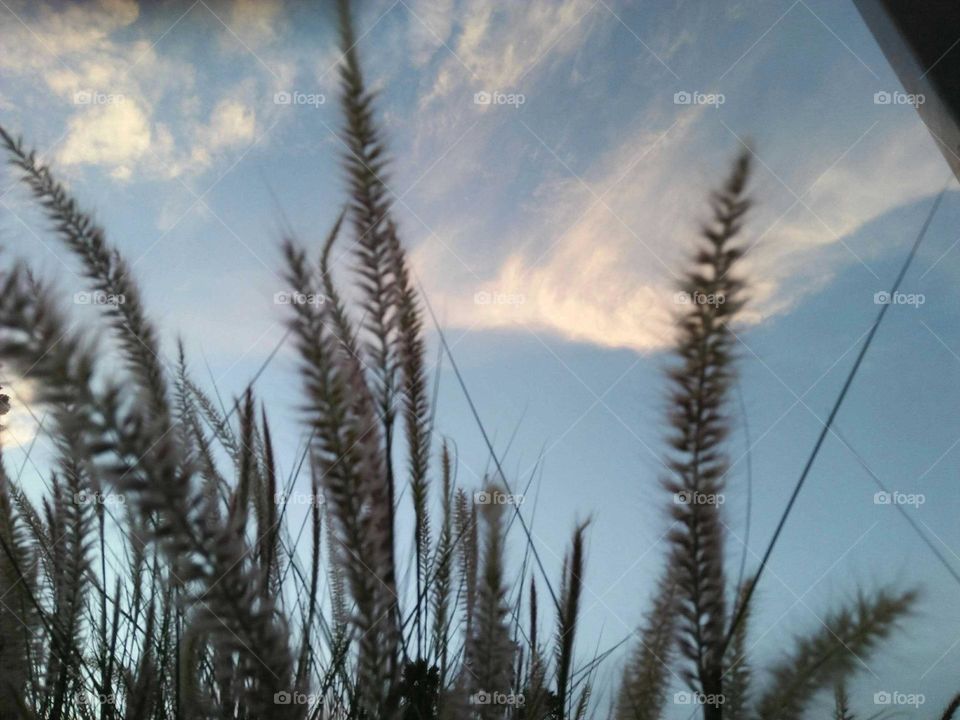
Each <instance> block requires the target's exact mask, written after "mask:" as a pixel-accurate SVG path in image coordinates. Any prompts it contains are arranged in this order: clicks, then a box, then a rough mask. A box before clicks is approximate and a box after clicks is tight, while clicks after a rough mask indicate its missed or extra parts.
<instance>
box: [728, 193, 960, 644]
mask: <svg viewBox="0 0 960 720" xmlns="http://www.w3.org/2000/svg"><path fill="white" fill-rule="evenodd" d="M952 180H953V176H952V175H951V177H950V180H948V181H947V183H945V184H944V187H943V189H942V190H941V191H940V194H939V195H937V197H936V199H935V200H934V202H933V205H932V206H931V207H930V212H929V213H928V214H927V218H926V220H924V223H923V226H922V227H921V228H920V232H919V233H918V234H917V238H916V240H914V242H913V246H912V247H911V248H910V252H909V253H908V254H907V257H906V259H905V260H904V261H903V265H902V266H901V268H900V272H899V273H898V274H897V277H896V280H894V282H893V285H892V287H891V289H890V297H891V299H892V297H893V296H894V295H895V294H896V293H897V291H898V290H899V289H900V284H901V283H902V282H903V278H904V276H905V275H906V274H907V271H908V270H909V269H910V265H911V264H912V262H913V258H914V257H915V256H916V254H917V250H919V248H920V244H921V243H922V242H923V239H924V238H925V237H926V235H927V230H929V228H930V224H931V223H932V222H933V217H934V215H936V213H937V210H938V209H939V207H940V203H941V202H942V201H943V198H944V196H946V194H947V188H948V187H949V184H950V182H951V181H952ZM891 304H892V303H887V304H885V305H882V306H881V307H880V312H878V313H877V319H876V320H875V321H874V323H873V327H871V328H870V332H869V334H868V335H867V338H866V340H865V341H864V343H863V347H862V348H860V353H859V354H858V355H857V359H856V360H855V361H854V363H853V367H851V368H850V372H849V374H848V375H847V379H846V380H845V381H844V383H843V387H842V388H841V389H840V394H839V395H838V396H837V399H836V401H835V402H834V404H833V408H832V409H831V410H830V414H829V415H828V416H827V420H826V422H825V423H824V424H823V429H822V430H821V431H820V435H819V437H818V438H817V441H816V443H815V444H814V446H813V450H811V452H810V456H809V457H808V458H807V462H806V464H805V465H804V467H803V471H802V472H801V473H800V478H799V479H798V480H797V484H796V485H795V486H794V488H793V492H792V493H791V494H790V499H789V500H788V501H787V506H786V507H785V508H784V510H783V514H782V515H781V516H780V520H779V522H778V523H777V527H776V529H775V530H774V532H773V537H771V538H770V543H769V544H768V545H767V549H766V550H765V551H764V553H763V557H762V558H761V560H760V567H759V568H758V569H757V572H756V574H755V575H754V577H753V580H752V581H751V582H750V586H749V587H748V588H747V592H746V593H745V594H744V597H743V600H742V601H741V602H740V603H739V607H738V609H737V612H736V613H735V614H734V616H733V622H732V623H731V624H730V629H729V630H728V631H727V636H726V638H725V639H724V641H723V644H722V645H721V647H720V654H721V655H722V654H723V652H724V651H725V650H726V648H727V646H728V645H729V644H730V641H731V640H732V639H733V635H734V633H735V632H736V630H737V626H738V625H739V624H740V623H741V622H743V618H744V615H745V613H746V609H747V606H748V605H749V603H750V598H751V597H752V596H753V592H754V590H756V588H757V584H758V583H759V582H760V577H761V576H762V575H763V571H764V569H765V568H766V567H767V562H768V561H769V560H770V555H771V554H772V553H773V549H774V547H776V544H777V540H779V539H780V533H782V532H783V528H784V525H786V522H787V518H788V517H789V516H790V511H791V510H793V505H794V503H795V502H796V501H797V497H798V496H799V495H800V490H802V489H803V484H804V483H805V482H806V480H807V476H808V475H809V474H810V469H811V468H812V467H813V463H814V461H815V460H816V459H817V455H818V454H819V453H820V448H821V447H822V446H823V441H824V440H825V439H826V437H827V433H829V432H830V430H831V426H832V425H833V421H834V420H835V419H836V417H837V413H838V412H839V411H840V408H841V406H842V405H843V401H844V399H845V398H846V396H847V392H848V391H849V390H850V387H851V386H852V385H853V381H854V379H855V378H856V376H857V371H859V369H860V365H861V364H862V363H863V359H864V357H866V355H867V351H868V350H869V349H870V345H871V344H872V343H873V339H874V337H876V334H877V330H878V329H879V328H880V324H881V323H882V322H883V318H884V316H886V314H887V310H889V309H890V306H891Z"/></svg>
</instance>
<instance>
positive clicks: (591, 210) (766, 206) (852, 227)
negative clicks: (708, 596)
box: [414, 112, 947, 351]
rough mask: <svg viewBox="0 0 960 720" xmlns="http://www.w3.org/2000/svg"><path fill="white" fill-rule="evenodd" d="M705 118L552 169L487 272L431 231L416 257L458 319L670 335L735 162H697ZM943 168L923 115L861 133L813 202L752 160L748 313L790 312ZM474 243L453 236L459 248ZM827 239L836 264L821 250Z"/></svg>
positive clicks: (611, 341)
mask: <svg viewBox="0 0 960 720" xmlns="http://www.w3.org/2000/svg"><path fill="white" fill-rule="evenodd" d="M698 119H701V120H702V119H703V118H702V116H700V115H699V114H698V113H696V112H693V113H690V114H688V115H686V116H685V117H684V119H682V120H681V122H680V123H678V125H677V126H675V127H674V128H673V129H672V130H670V132H669V135H668V136H667V139H665V140H663V141H661V142H658V141H657V137H658V135H657V134H656V133H649V132H648V133H643V132H642V131H638V132H637V133H636V135H637V137H638V138H639V139H638V140H630V141H627V142H625V143H623V144H622V145H621V146H619V147H616V148H615V149H614V150H613V151H612V152H610V153H608V154H607V155H606V156H605V157H603V158H600V159H599V160H598V161H597V162H595V163H594V164H593V165H592V167H591V168H590V170H589V172H588V173H586V174H585V175H584V179H583V181H581V180H576V179H574V180H561V181H556V180H553V181H551V180H547V181H545V182H544V183H543V185H542V186H541V190H540V192H538V193H537V194H538V196H539V197H540V198H541V200H540V204H539V205H537V206H535V207H531V208H530V211H531V212H530V215H531V216H532V217H533V218H534V219H533V221H532V222H531V223H530V224H529V225H528V226H522V227H518V228H517V229H516V230H515V231H513V232H512V233H511V235H510V236H509V237H508V238H506V242H505V243H504V246H505V247H508V248H513V249H512V250H511V251H510V252H509V253H508V254H507V255H506V257H504V258H503V259H502V260H501V261H500V262H499V266H498V268H497V269H496V270H495V271H494V272H493V273H492V275H487V276H484V277H480V278H478V277H476V276H475V275H473V274H472V273H471V272H469V271H463V268H462V265H460V263H459V262H458V261H457V260H456V259H455V258H454V257H453V256H451V255H450V254H449V252H448V250H447V249H446V248H445V247H444V245H443V244H442V243H439V242H437V241H436V240H433V241H431V240H428V241H425V242H423V243H421V245H420V246H419V247H418V249H417V252H416V253H415V254H414V262H415V265H416V267H417V271H418V274H420V276H421V277H422V278H423V279H424V282H425V285H426V289H427V292H428V294H429V295H430V297H431V298H432V299H433V300H432V301H433V302H435V303H436V304H439V305H440V307H442V308H443V309H444V311H445V313H446V317H447V319H448V322H449V323H450V324H451V325H453V326H455V327H462V328H477V329H483V328H522V327H528V328H531V329H541V330H547V331H549V332H552V333H555V334H558V335H560V336H562V337H565V338H567V339H571V340H577V341H583V342H589V343H594V344H597V345H601V346H608V347H627V348H633V349H636V350H641V351H645V350H652V349H658V348H662V347H664V346H665V345H666V344H668V343H669V342H670V340H671V337H672V327H673V324H672V318H673V317H674V313H675V312H676V310H677V309H678V307H677V305H676V304H675V302H674V279H675V278H674V275H673V273H675V272H677V271H678V269H679V268H681V267H682V263H683V261H684V256H685V254H686V253H687V252H688V251H689V250H690V248H691V247H692V246H693V243H694V240H695V238H696V235H697V232H698V225H697V223H698V221H700V220H702V219H704V218H705V217H706V216H707V206H706V196H707V192H708V190H709V188H710V187H711V186H713V185H716V184H718V183H719V182H720V181H721V180H722V173H723V172H725V171H726V168H724V167H723V166H722V165H717V166H716V170H717V172H718V175H717V176H716V177H706V176H704V175H703V171H702V170H700V171H697V170H694V169H693V168H697V167H698V166H700V167H703V165H704V163H703V162H702V155H703V152H702V150H703V147H702V137H701V136H700V133H701V132H702V130H703V128H702V126H701V125H699V124H698V122H697V120H698ZM708 121H710V122H712V120H708ZM645 122H647V123H649V122H650V119H649V118H647V119H646V120H645ZM698 140H699V142H698ZM892 148H895V149H892ZM888 149H889V150H888ZM831 152H832V151H831ZM826 155H827V153H826V152H825V153H820V154H817V155H814V156H812V157H810V158H807V159H806V160H807V162H809V164H810V166H811V172H813V175H812V177H811V180H810V182H813V179H815V178H816V176H817V174H819V173H823V172H824V170H825V169H826V168H825V167H824V166H825V165H827V164H828V163H829V162H830V160H829V159H827V158H826V157H825V156H826ZM946 175H947V170H946V167H945V166H944V164H943V162H942V160H941V159H940V157H939V154H938V153H937V151H936V149H935V148H934V147H933V145H932V143H931V141H930V139H929V138H928V137H927V135H926V131H925V130H924V128H923V126H922V125H920V123H919V122H913V123H898V124H896V125H887V126H885V128H882V129H880V130H878V131H876V133H875V135H874V136H873V137H871V138H869V139H865V140H864V141H863V142H862V143H861V144H860V145H859V146H858V149H856V150H854V151H852V152H850V153H849V155H848V156H846V157H845V158H844V159H843V160H842V161H841V162H839V163H837V164H836V165H835V166H834V167H832V168H831V169H829V170H828V171H827V172H826V173H825V174H823V175H822V177H820V178H819V180H818V181H817V182H816V184H815V185H814V186H813V188H812V189H811V190H810V192H809V194H808V195H807V196H806V197H804V203H805V204H806V205H807V206H808V207H809V210H808V209H806V208H804V207H803V206H801V205H797V206H796V207H794V208H793V209H792V210H789V211H787V210H788V208H789V206H790V205H791V204H792V203H793V201H794V198H793V196H792V195H790V194H789V193H788V192H787V191H785V190H784V189H783V188H782V186H780V185H779V183H778V181H777V180H775V179H774V178H773V177H772V176H771V175H770V174H769V173H768V171H767V170H766V169H764V168H763V167H762V166H761V165H760V164H759V163H755V165H754V176H753V183H752V187H753V193H752V194H753V196H754V197H755V198H756V199H758V200H759V201H760V202H759V204H758V209H757V211H756V212H755V213H754V214H753V215H752V219H751V221H750V222H749V224H748V226H747V228H746V232H745V233H744V236H743V239H744V242H746V243H747V244H748V245H749V244H752V243H754V242H756V241H757V240H758V239H760V240H762V241H761V242H760V243H759V244H758V245H757V246H756V247H755V248H754V249H753V250H752V251H751V252H750V253H749V255H748V256H747V258H746V259H745V261H744V272H745V273H746V274H748V275H749V276H750V277H753V278H757V280H756V281H755V282H753V283H752V288H751V299H752V302H751V306H750V312H749V313H748V314H747V316H746V319H747V320H748V321H749V322H760V321H761V320H763V319H764V318H768V317H770V316H772V315H775V314H778V313H781V312H784V311H785V310H787V309H789V308H790V307H792V305H793V304H794V303H795V302H796V301H797V300H798V299H800V298H801V297H802V296H803V295H804V294H805V293H807V292H811V291H813V290H815V289H816V288H817V287H819V286H821V285H822V284H823V283H824V282H827V281H828V280H829V279H830V277H832V274H833V273H834V272H836V271H837V270H838V269H839V268H840V267H845V266H847V265H849V264H852V263H857V262H858V259H857V258H856V257H855V256H854V255H853V254H852V253H847V252H846V251H845V249H843V246H842V245H841V244H840V243H841V241H843V240H844V239H846V238H847V237H848V236H849V235H851V234H853V233H855V232H856V231H857V230H858V229H859V228H861V227H862V226H864V225H865V224H866V223H868V222H870V221H871V220H873V219H875V218H877V217H879V216H881V215H883V214H884V213H885V212H888V211H890V210H893V209H895V208H897V207H899V206H901V205H905V204H909V203H911V202H913V201H915V200H917V199H919V198H921V197H923V196H925V195H928V194H930V193H931V192H935V191H936V190H937V189H938V187H939V185H940V183H942V182H943V179H944V178H945V177H946ZM802 189H804V188H798V189H797V191H798V192H799V191H802ZM478 242H480V238H479V237H460V238H458V239H457V245H458V246H460V245H469V244H475V243H478ZM826 248H830V249H831V251H832V255H831V256H830V257H831V263H830V265H829V267H827V266H825V264H824V262H823V260H822V259H821V258H822V255H820V253H822V251H823V250H824V249H826ZM860 252H861V253H863V252H864V250H863V249H862V248H861V249H860ZM861 259H863V260H864V261H865V262H867V263H868V264H869V261H870V260H871V259H872V258H861ZM474 272H475V270H474ZM477 293H480V295H479V302H477Z"/></svg>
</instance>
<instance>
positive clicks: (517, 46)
mask: <svg viewBox="0 0 960 720" xmlns="http://www.w3.org/2000/svg"><path fill="white" fill-rule="evenodd" d="M594 6H595V4H594V3H592V2H590V1H589V0H568V1H567V2H562V3H558V2H553V1H552V0H530V1H529V2H523V3H515V4H507V3H496V4H495V3H489V2H484V1H483V0H465V1H464V2H461V4H460V6H459V7H458V8H457V16H458V17H460V18H462V20H461V21H460V23H459V33H458V34H456V37H455V39H454V40H453V42H452V43H447V44H448V46H449V47H450V49H451V50H452V53H447V54H446V57H445V59H444V61H443V63H442V64H441V66H440V68H439V70H438V71H437V73H436V76H435V81H434V83H433V87H432V88H431V90H430V91H429V92H428V93H427V94H426V95H425V97H424V99H423V101H422V103H421V104H422V105H423V106H427V105H429V104H431V103H433V102H436V101H438V100H443V99H446V98H449V97H450V96H451V95H455V96H457V97H458V98H460V99H462V98H464V97H469V96H470V95H472V92H473V89H485V90H488V91H500V92H510V91H514V90H518V88H517V87H516V85H517V84H518V83H521V81H522V80H523V79H524V78H525V76H526V75H527V74H528V73H529V72H530V71H532V70H533V69H534V68H535V66H536V65H537V64H538V63H539V62H540V61H542V60H544V58H546V57H547V56H550V57H556V56H557V55H559V54H562V53H563V52H566V51H568V50H570V49H571V48H573V47H576V45H577V43H578V42H579V41H582V37H578V34H577V33H576V32H572V30H573V28H574V27H575V26H576V25H577V23H578V22H579V21H580V20H581V18H582V17H583V16H584V15H586V14H587V13H588V12H590V10H591V8H593V7H594ZM438 14H439V15H440V16H441V17H444V18H446V17H448V13H447V14H444V13H440V12H438ZM424 19H426V18H424ZM410 23H411V27H412V28H413V29H414V30H416V26H417V25H419V23H418V21H417V20H416V19H415V18H413V19H411V20H410ZM439 24H440V23H438V25H439ZM442 27H443V28H444V29H446V27H447V26H446V25H443V26H442ZM438 34H439V33H438ZM419 35H420V31H418V30H417V31H416V32H415V33H414V36H413V37H414V38H417V37H418V36H419Z"/></svg>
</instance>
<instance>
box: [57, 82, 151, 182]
mask: <svg viewBox="0 0 960 720" xmlns="http://www.w3.org/2000/svg"><path fill="white" fill-rule="evenodd" d="M150 145H151V131H150V124H149V120H148V118H147V116H146V114H145V113H144V111H143V110H142V109H141V108H140V106H139V105H138V104H137V103H136V102H135V101H133V100H127V99H123V100H120V101H118V102H114V103H110V104H105V105H98V106H91V107H89V108H88V109H85V110H82V111H80V113H78V114H77V115H74V116H73V117H72V118H71V119H70V122H69V124H68V136H67V138H66V140H65V141H64V143H63V145H62V149H61V151H60V153H59V158H60V162H61V163H63V164H64V165H67V166H69V165H78V164H83V163H86V164H91V165H104V166H107V167H109V168H111V172H112V173H113V174H114V177H117V178H119V179H128V178H129V177H130V174H131V171H132V167H133V166H134V165H135V164H137V163H138V162H139V161H140V160H141V159H143V157H144V156H145V155H146V154H147V152H148V151H149V150H150Z"/></svg>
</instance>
